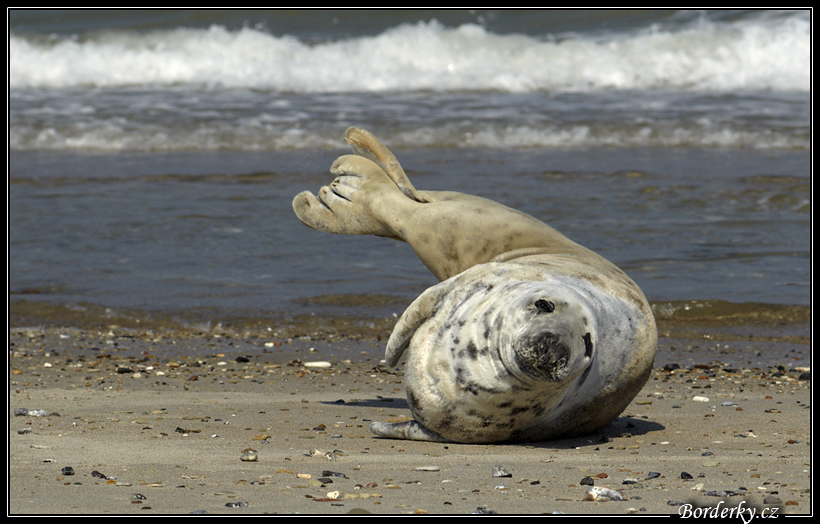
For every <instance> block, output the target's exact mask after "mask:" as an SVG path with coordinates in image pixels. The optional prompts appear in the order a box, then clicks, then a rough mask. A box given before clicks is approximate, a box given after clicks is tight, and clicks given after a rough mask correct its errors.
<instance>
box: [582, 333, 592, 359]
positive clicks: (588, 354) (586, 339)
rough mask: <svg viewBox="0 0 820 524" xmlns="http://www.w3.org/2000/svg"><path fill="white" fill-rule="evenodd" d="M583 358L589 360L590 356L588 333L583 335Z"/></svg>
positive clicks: (589, 336) (590, 348)
mask: <svg viewBox="0 0 820 524" xmlns="http://www.w3.org/2000/svg"><path fill="white" fill-rule="evenodd" d="M584 348H585V350H584V356H585V357H587V358H589V357H591V356H592V336H591V335H590V334H589V333H585V334H584Z"/></svg>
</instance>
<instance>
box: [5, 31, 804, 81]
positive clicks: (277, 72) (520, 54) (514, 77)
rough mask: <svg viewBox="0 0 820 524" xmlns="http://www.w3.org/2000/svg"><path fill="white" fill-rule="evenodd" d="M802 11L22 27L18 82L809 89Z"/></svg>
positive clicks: (15, 42) (14, 54) (12, 43)
mask: <svg viewBox="0 0 820 524" xmlns="http://www.w3.org/2000/svg"><path fill="white" fill-rule="evenodd" d="M810 51H811V31H810V21H809V20H808V18H807V17H805V16H802V15H795V16H791V17H783V18H779V19H777V20H765V19H762V18H761V19H755V20H744V21H738V22H734V23H723V22H721V23H719V22H710V21H705V20H702V21H698V22H693V23H692V24H690V25H688V26H686V27H684V28H682V29H679V30H675V31H670V30H666V29H661V28H650V29H647V30H644V31H640V32H633V33H628V34H620V35H612V36H609V37H607V38H601V37H600V36H595V37H594V36H590V35H576V36H575V37H571V38H564V39H561V40H559V39H555V38H550V37H549V36H545V37H543V38H536V37H532V36H525V35H515V34H510V35H498V34H493V33H490V32H488V31H487V30H485V29H484V28H482V27H481V26H479V25H472V24H466V25H462V26H459V27H456V28H448V27H445V26H444V25H442V24H440V23H438V22H435V21H432V22H420V23H417V24H412V25H410V24H405V25H400V26H397V27H394V28H392V29H390V30H387V31H385V32H383V33H382V34H379V35H377V36H360V37H356V38H351V39H347V40H339V41H328V42H323V43H318V44H309V43H306V42H303V41H300V40H298V39H296V38H294V37H291V36H279V35H274V34H270V33H268V32H266V31H264V30H260V29H257V28H250V27H245V28H242V29H239V30H234V31H231V30H228V29H226V28H224V27H222V26H212V27H210V28H208V29H185V28H178V29H172V30H162V31H153V32H149V33H136V32H107V33H100V34H95V35H93V36H83V37H82V38H80V37H76V38H70V37H49V38H45V37H42V36H40V37H29V36H23V35H21V34H11V35H10V38H9V86H10V87H11V88H12V89H24V88H31V87H36V88H46V89H48V88H73V87H88V86H96V87H120V86H123V87H124V86H146V85H149V86H180V85H183V86H184V85H189V84H192V85H197V86H213V87H229V88H237V87H243V88H253V89H265V90H274V91H281V92H296V93H299V92H362V91H364V92H372V91H376V92H378V91H402V90H433V91H465V90H466V91H501V92H540V91H547V92H549V91H590V90H600V89H613V88H616V89H649V90H654V89H682V90H717V91H726V90H798V91H808V90H809V88H810V63H811V62H810Z"/></svg>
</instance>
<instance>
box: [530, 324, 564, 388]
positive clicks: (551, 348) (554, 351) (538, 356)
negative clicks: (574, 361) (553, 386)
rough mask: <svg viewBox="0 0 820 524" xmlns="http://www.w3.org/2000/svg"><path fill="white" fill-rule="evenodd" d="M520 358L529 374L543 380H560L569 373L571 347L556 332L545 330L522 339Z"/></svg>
mask: <svg viewBox="0 0 820 524" xmlns="http://www.w3.org/2000/svg"><path fill="white" fill-rule="evenodd" d="M518 359H519V362H520V364H521V367H522V368H523V369H524V371H526V372H527V374H529V375H532V376H533V377H536V378H540V379H542V380H550V381H554V382H557V381H560V380H562V379H564V378H565V377H566V375H567V371H568V369H569V362H570V348H569V346H567V345H566V344H565V343H564V341H563V340H562V339H561V337H560V336H559V335H557V334H555V333H551V332H545V333H540V334H539V335H537V336H535V337H532V338H528V339H526V340H523V341H522V344H521V346H520V347H519V348H518Z"/></svg>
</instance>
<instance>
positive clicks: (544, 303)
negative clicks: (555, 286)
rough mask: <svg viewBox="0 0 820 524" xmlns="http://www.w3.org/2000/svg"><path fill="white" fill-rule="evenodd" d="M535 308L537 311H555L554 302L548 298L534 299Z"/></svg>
mask: <svg viewBox="0 0 820 524" xmlns="http://www.w3.org/2000/svg"><path fill="white" fill-rule="evenodd" d="M535 308H536V309H537V310H538V312H539V313H552V312H553V311H555V304H553V303H552V302H550V301H549V300H544V299H540V300H536V301H535Z"/></svg>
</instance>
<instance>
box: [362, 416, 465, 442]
mask: <svg viewBox="0 0 820 524" xmlns="http://www.w3.org/2000/svg"><path fill="white" fill-rule="evenodd" d="M370 431H372V432H373V433H375V434H376V435H378V436H380V437H383V438H393V439H401V440H421V441H425V442H451V441H450V440H447V439H446V438H444V437H442V436H441V435H439V434H438V433H436V432H434V431H430V430H429V429H427V428H425V427H424V426H422V425H421V424H419V423H418V422H416V421H415V420H409V421H407V422H392V423H391V422H371V423H370Z"/></svg>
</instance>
